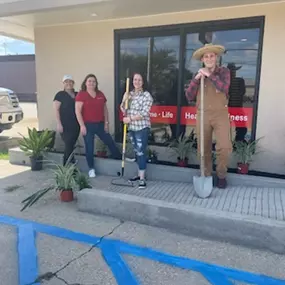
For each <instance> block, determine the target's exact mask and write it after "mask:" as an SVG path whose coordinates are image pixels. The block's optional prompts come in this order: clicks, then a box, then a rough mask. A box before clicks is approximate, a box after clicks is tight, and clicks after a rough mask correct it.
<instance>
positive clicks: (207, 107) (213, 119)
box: [196, 78, 232, 179]
mask: <svg viewBox="0 0 285 285" xmlns="http://www.w3.org/2000/svg"><path fill="white" fill-rule="evenodd" d="M204 82H205V87H204V111H205V112H204V146H205V176H211V175H212V135H213V131H214V133H215V137H216V155H217V167H216V172H217V176H218V178H221V179H223V178H225V177H226V175H227V170H228V167H227V166H228V162H229V157H230V154H231V152H232V143H231V139H230V118H229V114H228V99H227V97H226V95H225V94H224V93H222V92H220V91H218V90H217V89H216V88H215V86H214V84H213V83H212V82H211V81H210V80H209V79H208V78H205V81H204ZM200 99H201V94H200V87H199V90H198V93H197V101H196V102H197V103H196V106H197V125H196V128H197V139H198V154H200V114H201V112H200ZM199 159H200V155H199Z"/></svg>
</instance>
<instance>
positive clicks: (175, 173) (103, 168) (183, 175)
mask: <svg viewBox="0 0 285 285" xmlns="http://www.w3.org/2000/svg"><path fill="white" fill-rule="evenodd" d="M9 157H10V163H11V164H17V165H30V160H29V158H28V157H27V156H26V155H25V154H24V153H23V152H22V151H21V150H20V149H19V148H18V147H17V148H12V149H10V150H9ZM76 158H77V160H78V166H79V168H80V169H81V170H82V171H88V168H87V164H86V160H85V156H84V155H77V156H76ZM45 160H46V163H50V161H55V162H57V163H61V161H62V154H61V153H54V152H48V153H46V154H45ZM147 167H148V168H147V176H148V179H149V180H154V181H169V182H185V183H192V181H193V176H195V175H199V170H197V169H193V168H184V167H177V166H167V165H159V164H148V166H147ZM95 169H96V173H98V174H101V175H108V176H114V175H116V174H117V172H119V171H121V161H119V160H113V159H104V158H97V157H96V159H95ZM136 172H137V167H136V163H130V162H126V163H125V173H126V175H127V176H130V177H131V176H134V175H135V174H136ZM228 183H229V185H230V186H239V187H241V186H244V187H251V186H254V187H269V188H270V187H274V188H277V187H278V188H284V189H285V179H276V178H269V177H261V176H253V175H241V174H235V173H229V174H228Z"/></svg>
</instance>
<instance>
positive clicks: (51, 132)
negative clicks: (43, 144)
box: [37, 129, 56, 149]
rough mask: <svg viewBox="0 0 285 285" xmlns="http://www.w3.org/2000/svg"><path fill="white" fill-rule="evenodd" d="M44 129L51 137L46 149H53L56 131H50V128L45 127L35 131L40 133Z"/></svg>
mask: <svg viewBox="0 0 285 285" xmlns="http://www.w3.org/2000/svg"><path fill="white" fill-rule="evenodd" d="M46 130H47V131H48V132H49V133H50V134H51V137H52V139H51V142H50V143H49V144H48V145H47V149H53V148H54V143H55V136H56V132H55V131H52V130H48V129H45V130H42V131H37V133H38V134H39V135H41V134H42V133H43V132H44V131H46Z"/></svg>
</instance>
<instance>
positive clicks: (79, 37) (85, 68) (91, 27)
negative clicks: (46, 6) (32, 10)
mask: <svg viewBox="0 0 285 285" xmlns="http://www.w3.org/2000/svg"><path fill="white" fill-rule="evenodd" d="M284 11H285V3H281V4H271V5H269V4H268V5H255V6H246V7H239V8H237V7H234V8H227V9H214V10H205V11H194V12H183V13H175V14H168V15H158V16H150V17H141V18H132V19H122V20H114V21H106V22H98V23H95V22H94V23H88V24H77V25H69V26H57V27H45V28H39V29H37V30H36V31H35V45H36V71H37V88H38V90H37V91H38V106H39V126H40V128H46V127H47V128H54V127H55V120H54V117H53V114H52V112H53V111H52V98H53V96H54V94H55V92H56V91H57V90H58V89H60V88H61V78H62V75H63V74H65V73H70V74H72V75H73V76H74V77H75V80H76V82H77V88H79V85H80V83H81V81H82V80H83V78H84V76H85V75H86V74H87V73H89V72H91V73H95V74H96V75H97V76H98V79H99V84H100V88H101V89H102V90H103V91H104V92H105V94H106V96H107V98H108V106H109V109H110V121H111V122H113V121H114V114H113V113H112V111H113V104H114V42H113V41H114V33H113V31H114V29H120V28H131V27H138V26H142V27H143V26H154V25H164V24H178V23H190V22H195V21H199V22H200V21H203V20H205V21H208V20H220V19H231V18H240V17H250V16H260V15H265V16H266V20H265V34H264V46H263V55H262V56H263V58H262V72H261V86H260V94H259V105H258V126H257V137H260V136H265V138H264V139H263V141H262V147H263V149H264V153H262V154H260V155H259V156H258V157H257V158H256V160H255V162H254V163H253V164H252V168H253V169H256V170H262V171H269V172H277V173H285V148H284V146H285V120H284V108H285V107H284V106H285V104H284V103H285V99H284V97H285V84H284V76H283V69H284V67H283V66H284V63H285V56H284V46H285V17H284ZM112 128H113V126H112ZM112 131H113V129H112Z"/></svg>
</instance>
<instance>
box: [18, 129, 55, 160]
mask: <svg viewBox="0 0 285 285" xmlns="http://www.w3.org/2000/svg"><path fill="white" fill-rule="evenodd" d="M21 136H22V139H20V141H19V147H20V149H21V150H22V151H24V152H25V153H26V154H27V155H28V156H30V157H35V158H39V157H41V156H42V155H43V152H44V151H45V149H46V148H47V147H48V146H49V144H50V143H51V142H52V139H53V138H52V136H53V134H52V132H50V131H49V130H44V131H42V132H41V133H38V131H37V129H36V128H33V129H30V128H28V137H24V136H23V135H21Z"/></svg>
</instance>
